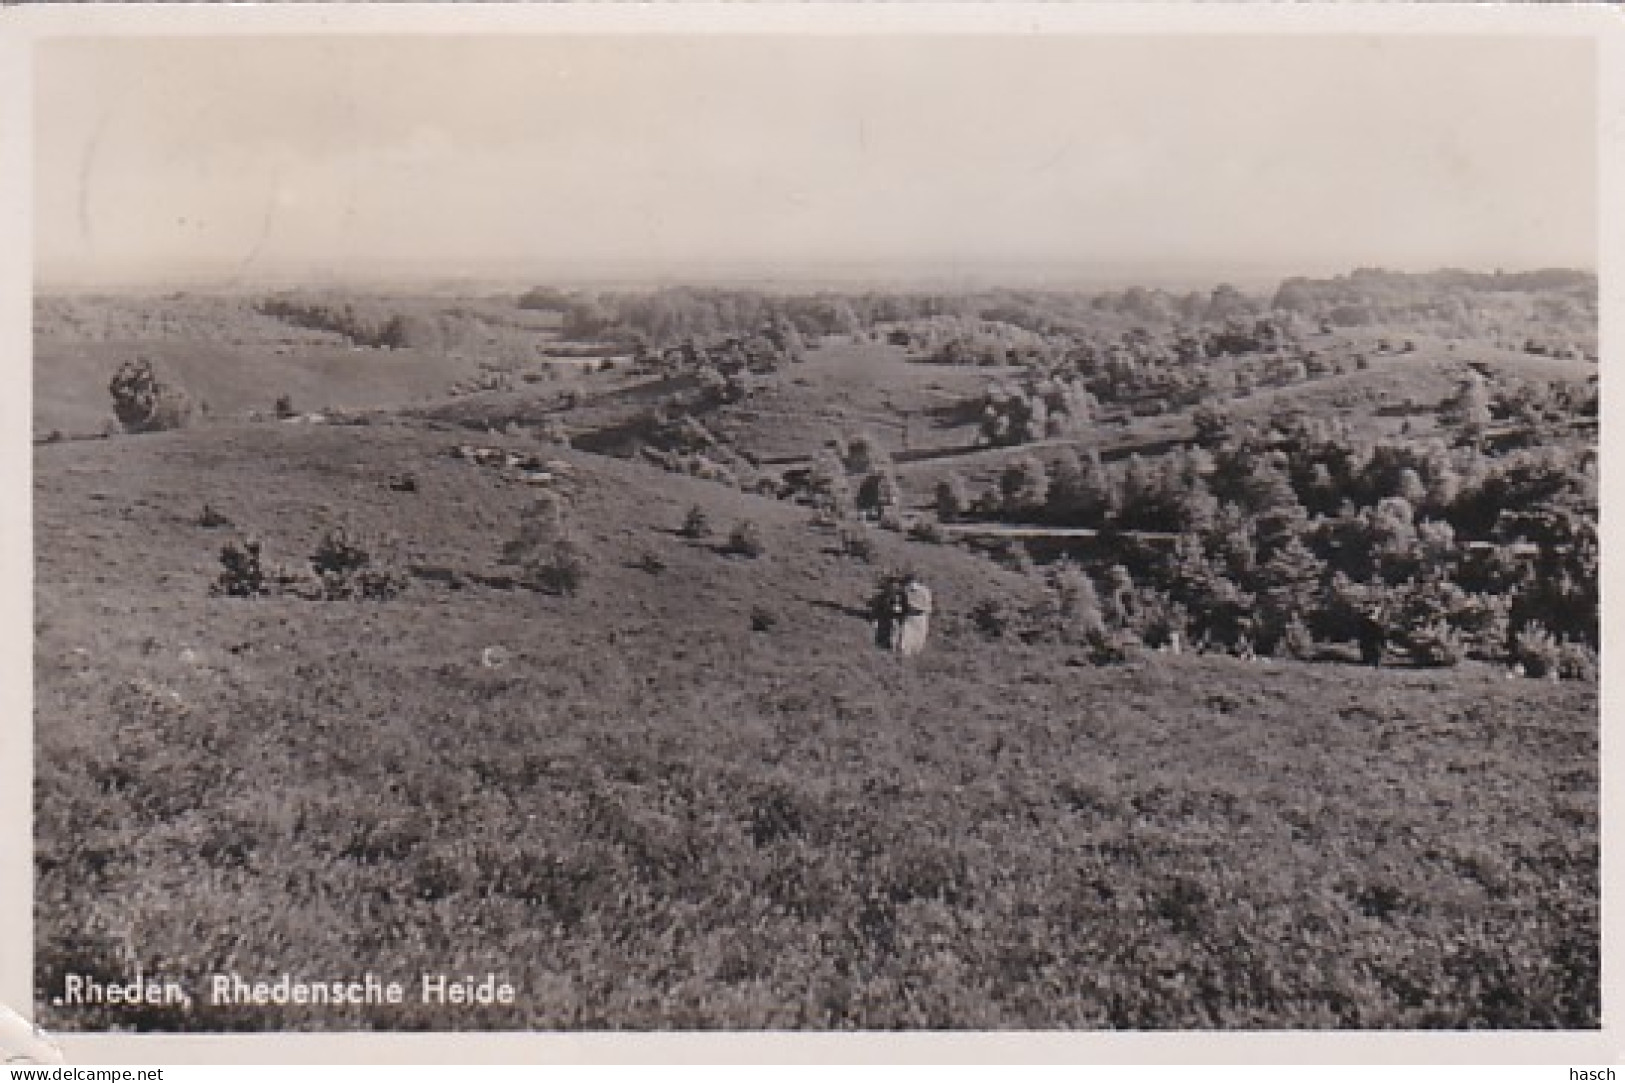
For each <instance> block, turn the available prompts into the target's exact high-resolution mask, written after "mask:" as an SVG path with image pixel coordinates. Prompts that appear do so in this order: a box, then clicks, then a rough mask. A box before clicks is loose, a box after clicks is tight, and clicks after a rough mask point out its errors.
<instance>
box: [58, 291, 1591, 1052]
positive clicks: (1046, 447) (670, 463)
mask: <svg viewBox="0 0 1625 1083" xmlns="http://www.w3.org/2000/svg"><path fill="white" fill-rule="evenodd" d="M214 304H216V303H215V302H209V301H207V300H206V299H199V298H183V299H178V300H173V299H172V300H169V301H164V302H158V301H154V302H152V303H151V304H150V305H149V306H148V309H150V311H148V309H143V308H142V307H141V306H139V305H132V304H130V303H129V302H113V301H104V302H85V301H79V302H74V303H73V304H72V305H69V304H68V302H61V303H59V304H57V305H56V307H55V308H47V309H46V310H45V311H44V313H43V315H42V330H41V334H42V336H43V338H42V342H45V343H46V346H47V349H48V350H61V351H64V354H74V353H75V352H83V353H84V354H85V356H88V357H91V358H93V359H97V362H98V364H100V359H101V358H102V357H103V356H104V355H103V354H101V353H98V352H97V350H98V349H99V348H101V347H102V346H106V348H107V349H108V350H109V354H108V355H107V356H112V355H113V352H114V351H117V353H118V355H119V356H121V358H122V360H126V361H132V363H131V364H129V365H126V366H125V367H123V368H119V367H118V366H117V365H106V366H105V367H102V368H99V369H97V368H95V367H94V366H91V365H89V364H86V365H85V366H84V367H82V368H76V367H74V365H73V364H71V363H70V364H67V365H66V366H65V367H64V368H63V369H61V370H52V369H49V368H42V370H41V371H40V372H39V373H38V374H37V378H36V383H37V384H38V385H39V386H40V387H41V389H42V392H41V394H42V400H41V401H42V402H44V403H45V407H42V408H48V409H50V410H53V411H60V414H59V415H53V416H61V417H64V418H70V417H81V416H82V417H92V418H93V417H94V416H95V415H94V414H93V413H91V412H90V403H91V401H92V400H93V399H94V400H99V402H100V406H99V407H97V408H98V409H100V410H102V411H104V412H105V411H106V410H107V409H108V407H107V402H108V397H109V394H110V393H111V396H112V405H113V411H114V415H115V417H114V420H115V422H116V423H115V424H114V425H113V426H111V428H116V429H119V430H122V431H124V432H127V433H129V434H130V435H120V436H116V437H112V438H109V439H74V438H72V437H76V436H81V435H83V436H91V435H93V434H95V433H96V432H97V431H99V427H96V426H90V427H88V428H87V430H86V431H83V432H65V433H63V434H62V435H61V438H60V439H58V440H53V441H50V443H51V445H52V446H48V447H40V448H37V449H36V492H35V500H36V510H35V516H36V518H35V531H36V553H37V554H38V556H37V569H36V571H37V583H38V591H37V595H36V629H35V632H36V639H35V642H36V702H37V717H36V734H37V742H38V755H37V757H36V802H37V827H36V838H37V849H36V872H37V906H36V915H37V918H36V921H37V927H36V956H35V957H36V982H37V992H38V997H39V1001H40V1004H41V1008H40V1012H41V1019H42V1022H43V1023H44V1025H46V1026H47V1027H50V1028H53V1029H104V1028H119V1027H130V1028H135V1029H159V1030H166V1029H190V1030H258V1029H335V1030H336V1029H463V1028H471V1029H517V1028H538V1029H552V1028H583V1029H601V1028H629V1029H642V1028H719V1027H721V1028H753V1029H754V1028H815V1029H824V1028H873V1029H890V1028H933V1029H936V1028H991V1029H1001V1028H1024V1029H1047V1028H1132V1029H1164V1028H1322V1027H1344V1028H1390V1029H1392V1028H1426V1029H1437V1028H1446V1029H1459V1028H1586V1027H1595V1026H1598V1025H1599V1021H1600V1007H1599V1002H1600V986H1599V917H1598V854H1597V835H1598V821H1597V817H1598V779H1597V743H1598V716H1597V686H1596V671H1595V665H1596V648H1597V645H1598V640H1597V565H1596V560H1597V536H1596V521H1597V511H1596V460H1595V442H1596V431H1595V418H1596V384H1595V365H1594V362H1592V361H1589V360H1587V353H1588V351H1591V350H1594V349H1595V346H1594V343H1595V338H1594V331H1589V332H1588V328H1589V327H1590V326H1591V324H1592V323H1594V311H1595V300H1594V281H1590V280H1587V279H1586V278H1584V277H1575V276H1572V275H1569V274H1567V273H1564V272H1550V273H1542V274H1539V275H1482V276H1475V275H1466V274H1464V273H1454V272H1451V273H1444V274H1441V275H1437V276H1394V275H1387V274H1384V273H1380V272H1363V273H1360V274H1356V275H1353V276H1349V277H1347V278H1344V279H1338V280H1330V281H1326V282H1308V281H1299V282H1292V283H1287V284H1285V285H1283V287H1282V288H1281V290H1280V291H1278V292H1277V293H1276V294H1274V295H1273V296H1266V297H1249V296H1247V295H1245V294H1242V293H1241V292H1240V291H1236V290H1230V289H1226V288H1221V289H1219V290H1215V291H1213V292H1212V293H1210V294H1204V295H1196V296H1188V295H1187V296H1180V295H1171V294H1166V293H1163V292H1161V291H1154V290H1129V291H1120V292H1116V293H1112V294H1104V295H1091V296H1083V295H1070V294H1030V293H1016V292H999V293H996V294H987V295H968V296H961V297H932V296H926V295H917V296H916V295H869V294H849V295H844V296H836V295H833V294H816V295H813V294H809V295H804V296H783V295H767V294H752V293H745V292H740V291H722V290H668V291H660V292H657V293H652V294H633V293H603V294H588V293H583V292H577V291H565V290H554V289H538V290H534V291H531V292H530V293H529V294H526V295H525V296H524V297H522V298H519V299H518V301H517V303H516V302H515V299H514V298H511V297H510V298H508V299H507V300H505V301H499V300H492V299H482V300H479V301H464V300H459V301H456V302H445V303H441V302H436V301H429V300H425V299H421V298H419V299H412V300H411V301H410V302H409V303H408V302H401V303H400V307H398V308H391V306H390V303H389V302H388V301H387V299H380V298H363V299H358V300H357V301H356V303H354V304H351V305H346V304H344V303H343V302H340V301H333V300H330V299H329V300H323V299H313V298H293V297H284V298H281V299H280V300H279V302H278V304H270V303H266V302H264V301H260V302H255V303H253V304H240V303H237V302H228V301H225V300H220V301H219V302H217V304H218V309H217V308H215V307H212V306H213V305H214ZM154 313H156V314H157V315H156V316H155V315H153V314H154ZM211 313H213V314H214V315H211ZM220 313H229V314H230V315H229V318H228V317H222V316H221V315H220ZM70 315H71V316H72V320H71V321H70V320H68V316H70ZM395 315H401V316H402V320H401V322H400V323H398V324H393V320H394V316H395ZM407 316H410V317H411V318H410V319H407V318H406V317H407ZM155 319H156V320H158V322H157V323H156V324H152V325H149V323H147V322H144V321H151V320H155ZM165 319H169V320H172V321H175V322H173V323H171V324H169V325H166V324H165V323H164V322H163V321H164V320H165ZM211 320H215V321H216V322H215V323H211V322H210V321H211ZM98 321H100V322H98ZM1588 321H1590V322H1588ZM392 324H393V325H394V326H395V327H396V330H395V331H390V332H389V333H388V335H387V336H385V331H386V330H387V329H388V328H390V327H391V326H392ZM165 326H168V327H170V330H168V331H164V330H162V329H163V328H164V327H165ZM279 327H280V328H282V329H283V330H279V329H278V328H279ZM175 328H184V330H185V335H184V336H183V337H184V349H181V348H180V347H178V346H177V342H180V341H182V338H181V337H178V336H180V335H181V333H180V332H179V331H177V330H175ZM426 328H437V329H438V330H436V331H434V332H433V334H432V335H430V332H429V331H426V330H425V329H426ZM98 329H100V330H101V331H107V332H108V333H107V334H101V333H100V331H99V330H98ZM114 330H116V331H118V332H119V334H112V331H114ZM284 331H286V333H287V334H289V335H290V336H291V337H289V338H288V339H287V340H286V341H284V340H283V339H282V338H280V337H279V336H281V335H282V334H283V333H284ZM397 333H399V334H400V335H403V336H404V339H403V340H402V341H401V342H399V343H397V342H394V341H391V342H390V343H388V344H387V347H386V348H380V347H379V345H378V344H376V343H375V344H373V345H367V344H365V343H363V342H362V341H360V339H367V338H370V339H379V336H384V337H388V338H390V339H392V340H393V339H394V337H395V336H396V334H397ZM457 334H476V335H482V336H485V338H488V339H489V340H490V341H489V342H488V343H487V348H488V350H489V351H490V357H489V358H486V359H484V360H482V359H481V358H479V357H477V356H474V355H473V354H471V355H470V361H469V363H468V364H467V365H464V364H463V362H461V361H458V360H457V355H456V354H455V350H454V348H453V347H449V346H445V345H444V342H442V343H441V344H440V345H434V344H430V345H425V340H421V339H420V340H419V341H417V342H414V341H412V340H413V339H414V336H420V335H430V337H434V336H440V337H441V339H444V337H445V336H447V335H452V336H453V337H455V336H456V335H457ZM335 335H349V336H351V339H350V340H347V341H346V344H344V345H343V349H344V351H345V352H346V355H347V358H354V360H349V359H346V360H345V361H344V362H343V364H342V365H338V364H337V363H336V362H335V360H334V356H335V355H334V354H333V353H332V351H333V350H334V349H335V348H336V347H335V345H334V343H333V342H332V341H330V337H331V336H335ZM210 336H215V337H217V338H219V339H220V340H222V341H223V340H225V339H227V338H231V339H233V340H234V347H233V348H235V349H237V350H239V351H246V352H247V353H248V354H251V355H252V356H254V357H256V358H259V359H260V360H262V361H263V363H264V365H265V366H267V367H266V368H264V369H260V370H253V369H244V370H243V372H242V374H241V375H240V376H237V377H230V378H228V377H229V376H230V373H231V372H235V371H236V370H228V372H227V373H226V374H225V375H222V374H221V373H220V372H207V370H205V369H204V368H202V367H200V363H199V362H198V360H197V359H198V358H199V357H201V356H203V355H204V354H205V353H206V352H207V350H209V349H214V348H215V347H210V346H209V345H208V342H209V341H210ZM305 336H314V337H311V338H306V337H305ZM357 336H359V338H357ZM127 341H132V342H136V343H138V344H139V350H133V349H132V348H130V347H127V346H126V342H127ZM379 341H381V339H379ZM76 343H77V344H78V345H75V344H76ZM464 346H466V343H464ZM441 348H445V349H448V350H452V351H453V352H449V353H447V354H446V355H445V360H444V364H445V365H446V366H447V367H448V369H450V370H454V371H448V372H447V373H446V374H445V381H444V385H443V388H442V391H441V393H440V394H439V395H437V396H434V397H430V398H427V399H424V398H422V397H421V396H418V395H412V396H402V397H401V398H398V399H395V400H391V399H389V398H388V397H387V396H380V397H376V398H374V399H372V400H370V401H366V400H361V399H358V400H356V401H350V402H346V403H345V404H344V405H342V406H335V405H334V404H333V403H330V402H324V401H322V399H321V398H320V397H318V395H319V392H311V391H309V390H308V388H306V389H305V390H301V391H300V393H299V394H298V395H293V394H290V393H288V392H287V391H286V389H283V388H279V387H277V386H275V385H274V384H271V383H270V382H269V381H268V378H267V373H268V372H275V373H277V374H279V375H281V374H297V372H299V371H301V370H300V369H299V366H300V365H302V364H306V363H307V362H308V363H310V364H315V365H319V366H322V367H323V368H324V371H341V370H342V371H343V372H344V373H345V374H346V375H345V379H346V380H350V381H351V382H349V383H346V384H345V385H344V386H346V387H351V388H355V389H364V388H367V387H371V386H375V385H373V384H371V383H369V382H368V381H370V380H373V379H374V376H373V375H372V374H373V373H375V372H379V371H383V372H387V371H388V368H389V366H404V368H403V369H401V370H400V371H401V372H402V373H403V374H404V375H403V376H402V379H408V378H409V379H410V380H418V379H420V378H422V374H423V373H424V372H426V371H428V370H427V368H426V367H424V366H425V365H426V363H427V362H428V361H429V360H431V359H432V357H433V356H435V355H434V354H432V353H424V352H423V351H425V350H430V351H432V350H436V349H441ZM458 348H461V347H458ZM278 351H283V352H278ZM354 351H360V352H359V353H357V352H354ZM369 351H376V352H377V353H378V355H379V356H377V357H373V356H372V353H371V352H369ZM476 353H477V351H476ZM138 355H139V356H140V357H141V358H142V362H140V363H136V362H134V361H133V360H132V358H134V357H135V356H138ZM491 358H495V359H496V360H491ZM487 363H488V364H489V365H490V367H489V368H483V369H482V368H478V365H480V364H487ZM459 365H462V366H463V367H460V368H459V367H458V366H459ZM351 366H354V367H353V368H352V367H351ZM470 366H473V367H472V368H471V367H470ZM471 371H473V372H481V373H484V374H485V376H481V377H479V378H478V379H475V378H473V377H471V376H470V375H469V373H470V372H471ZM69 377H72V379H71V380H70V379H69ZM486 377H490V379H486ZM290 378H297V377H296V375H294V376H290ZM232 379H236V380H237V382H236V383H233V382H231V381H232ZM73 380H79V381H80V382H79V383H73V382H72V381H73ZM110 380H111V383H110V382H109V381H110ZM211 381H212V382H211ZM301 386H302V387H303V386H304V385H301ZM316 386H318V387H319V386H325V385H316ZM376 386H387V381H386V382H385V383H382V384H378V385H376ZM413 386H414V387H417V386H419V385H416V384H414V385H413ZM357 393H358V394H359V391H358V392H357ZM295 399H297V400H298V404H296V403H295V402H294V401H293V400H295ZM408 399H416V400H417V401H407V400H408ZM279 400H282V401H279ZM192 403H195V404H196V406H197V408H196V410H193V409H191V408H190V404H192ZM206 403H212V404H213V405H212V408H210V409H207V410H206V409H204V406H205V404H206ZM1153 404H1155V408H1152V406H1153ZM302 411H309V412H308V413H306V412H302ZM111 428H110V430H109V431H111ZM904 568H907V569H910V570H913V571H914V572H915V573H916V574H918V575H919V576H920V578H921V579H922V580H923V581H924V582H926V583H928V584H929V585H930V587H931V589H932V591H933V593H934V595H935V597H936V599H937V607H938V608H937V613H936V614H935V616H934V617H933V624H932V632H931V636H930V639H929V641H928V644H927V647H926V650H925V653H924V654H923V655H921V656H920V657H919V658H915V659H906V660H905V659H900V658H897V657H894V656H892V655H889V654H886V653H883V652H880V651H878V650H876V649H875V647H874V646H873V643H874V637H873V633H872V630H871V628H870V627H869V626H868V624H867V617H868V609H867V604H868V601H869V599H870V597H871V595H872V594H873V592H874V590H875V587H876V583H877V582H881V581H884V580H886V579H887V577H889V576H891V575H893V574H894V573H895V572H896V571H898V570H899V569H904ZM1176 648H1177V650H1176ZM1368 662H1378V663H1380V665H1379V666H1377V667H1376V668H1373V667H1372V666H1370V665H1367V664H1365V663H1368ZM1536 678H1538V679H1536ZM137 969H139V970H140V971H141V972H143V973H144V974H147V975H149V976H160V977H170V978H174V979H175V980H178V981H181V982H183V983H184V984H186V985H187V986H188V987H189V988H190V989H191V990H192V991H193V994H194V997H195V998H196V1000H195V1002H194V1004H193V1005H192V1006H191V1007H190V1008H189V1009H186V1010H180V1009H176V1008H165V1007H151V1008H145V1009H142V1010H139V1011H133V1012H132V1011H130V1010H128V1009H107V1008H100V1009H87V1008H82V1007H80V1008H67V1007H62V1006H53V1005H52V1004H51V1000H52V998H53V996H56V995H58V994H59V993H60V992H61V990H62V987H63V981H64V978H65V976H66V975H68V974H83V975H88V976H92V977H97V978H101V979H104V980H122V979H126V978H127V977H128V976H129V975H131V974H133V973H134V971H135V970H137ZM368 972H371V973H374V974H379V975H384V976H387V977H390V978H395V979H397V980H401V981H402V982H404V983H406V985H407V988H408V997H407V1003H406V1004H405V1005H402V1006H398V1007H375V1008H361V1009H357V1008H334V1007H323V1008H319V1009H317V1008H308V1007H307V1008H296V1007H289V1008H272V1007H260V1008H255V1007H230V1008H227V1007H221V1006H214V1005H210V1004H208V1003H207V1002H206V992H207V986H206V984H205V983H206V978H207V977H208V976H209V975H212V974H229V973H235V974H238V975H241V976H243V977H245V978H249V979H251V980H275V979H276V978H277V977H278V976H280V975H281V974H283V973H290V974H292V975H294V976H295V977H302V978H304V979H306V980H311V981H320V980H332V979H335V978H343V977H352V976H353V977H359V976H360V975H362V974H365V973H368ZM423 973H431V974H440V973H445V974H449V975H452V976H454V977H462V976H469V975H471V976H474V977H476V978H481V977H483V976H484V975H486V974H488V973H491V974H497V975H499V976H501V977H503V978H504V979H505V980H506V981H508V982H510V983H511V984H512V985H513V986H514V987H515V988H516V990H517V992H518V996H517V999H516V1002H515V1003H514V1004H512V1005H506V1006H485V1007H476V1008H471V1009H467V1010H465V1011H461V1012H456V1013H452V1012H448V1010H447V1009H446V1008H444V1007H439V1006H433V1005H424V1004H422V1003H419V1002H418V1001H417V998H416V995H415V990H416V982H417V981H418V978H419V975H421V974H423Z"/></svg>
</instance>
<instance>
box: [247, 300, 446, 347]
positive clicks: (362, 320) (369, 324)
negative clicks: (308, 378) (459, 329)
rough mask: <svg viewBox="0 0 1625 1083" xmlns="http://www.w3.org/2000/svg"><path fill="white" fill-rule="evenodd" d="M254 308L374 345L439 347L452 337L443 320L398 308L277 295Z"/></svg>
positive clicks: (299, 323)
mask: <svg viewBox="0 0 1625 1083" xmlns="http://www.w3.org/2000/svg"><path fill="white" fill-rule="evenodd" d="M257 309H258V311H259V312H260V313H262V314H263V315H266V316H271V317H274V318H276V319H279V320H281V321H283V322H284V323H289V324H292V325H293V326H295V327H303V328H305V329H306V330H311V331H328V332H331V333H333V334H336V335H343V336H344V337H345V338H346V339H348V340H349V341H350V342H351V343H353V344H355V345H357V346H368V347H372V348H376V349H383V348H388V349H406V348H408V347H417V348H421V349H442V348H445V347H446V346H447V345H448V344H449V341H448V340H449V339H451V338H453V337H455V336H453V335H452V334H450V332H448V330H447V328H446V327H445V325H444V321H443V320H438V319H432V318H430V317H427V316H414V315H406V314H403V313H399V312H369V311H365V310H363V309H358V308H357V307H356V305H355V304H354V303H353V302H349V301H346V302H342V303H338V304H334V303H329V302H326V301H316V300H308V299H302V298H298V297H290V296H277V297H267V298H265V299H264V300H262V301H260V302H259V304H258V306H257Z"/></svg>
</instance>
